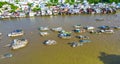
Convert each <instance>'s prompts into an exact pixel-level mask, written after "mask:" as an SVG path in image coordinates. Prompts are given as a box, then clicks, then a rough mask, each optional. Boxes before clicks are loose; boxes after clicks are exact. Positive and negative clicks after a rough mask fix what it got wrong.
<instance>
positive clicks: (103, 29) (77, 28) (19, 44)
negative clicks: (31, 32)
mask: <svg viewBox="0 0 120 64" xmlns="http://www.w3.org/2000/svg"><path fill="white" fill-rule="evenodd" d="M73 28H74V30H73V32H74V33H84V32H89V33H91V34H102V33H103V34H105V33H115V32H114V30H117V29H120V26H114V27H113V26H112V27H110V26H106V25H103V26H99V27H97V30H96V28H95V27H93V26H82V25H81V24H77V25H74V26H73ZM39 30H40V35H41V36H47V35H48V34H49V33H48V32H47V31H48V30H52V31H53V32H57V33H58V37H59V38H62V39H71V38H72V32H70V31H69V32H68V31H65V30H64V29H63V28H62V27H56V28H51V29H50V28H48V27H39ZM22 35H24V31H23V30H22V29H17V30H14V31H12V32H11V33H9V34H8V36H9V37H17V36H22ZM0 36H2V33H0ZM76 38H78V39H79V42H72V43H71V46H72V47H78V46H82V45H83V44H84V43H88V42H91V40H89V39H90V38H89V36H84V35H77V36H76ZM56 43H57V42H56V41H55V40H46V41H45V42H44V43H43V44H45V45H54V44H56ZM27 44H28V40H27V39H14V40H13V42H12V43H11V44H10V47H11V48H12V49H13V50H16V49H19V48H23V47H25V46H26V45H27Z"/></svg>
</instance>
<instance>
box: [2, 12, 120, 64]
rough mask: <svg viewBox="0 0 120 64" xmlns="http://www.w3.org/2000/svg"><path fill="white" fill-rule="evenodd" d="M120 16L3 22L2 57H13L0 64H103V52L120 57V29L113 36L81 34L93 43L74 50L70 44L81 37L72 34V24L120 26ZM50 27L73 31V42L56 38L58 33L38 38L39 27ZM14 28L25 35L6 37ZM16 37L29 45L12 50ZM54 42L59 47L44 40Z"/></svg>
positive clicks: (89, 16) (6, 20) (82, 16)
mask: <svg viewBox="0 0 120 64" xmlns="http://www.w3.org/2000/svg"><path fill="white" fill-rule="evenodd" d="M96 18H104V21H95V19H96ZM119 19H120V13H117V14H116V15H112V14H111V15H75V16H50V17H31V18H16V19H4V20H0V32H1V33H3V35H2V36H1V37H2V39H1V40H0V55H3V54H5V53H12V54H13V57H12V58H5V59H0V64H104V62H103V61H102V60H100V58H99V56H100V55H101V53H102V52H104V53H106V54H115V55H120V30H115V33H114V34H101V35H99V34H89V33H80V34H82V35H87V36H89V37H90V40H91V41H92V42H91V43H87V44H85V45H83V46H80V47H76V48H72V47H71V46H70V45H69V44H68V43H69V42H73V41H77V42H78V41H79V39H77V38H75V36H76V35H80V34H77V33H74V32H72V30H73V29H74V28H73V25H75V24H82V25H83V26H94V27H96V28H97V27H98V26H101V25H108V26H116V25H117V26H118V25H119V26H120V20H119ZM40 26H44V27H45V26H48V27H49V28H54V27H59V26H62V27H63V29H65V30H66V31H71V32H72V38H71V39H70V40H64V39H60V38H58V37H57V35H58V33H57V32H52V31H48V32H49V33H50V34H49V35H48V36H45V37H42V36H40V35H39V32H40V31H39V30H38V27H40ZM15 29H23V30H24V32H25V35H23V36H20V37H14V38H11V37H8V36H7V34H8V33H10V32H11V31H13V30H15ZM15 38H26V39H28V41H29V44H28V45H27V46H26V47H24V48H21V49H18V50H11V49H10V48H9V47H5V45H7V44H9V43H11V42H12V40H13V39H15ZM48 39H54V40H56V41H57V44H56V45H52V46H45V45H43V44H42V43H43V42H44V41H45V40H48ZM119 60H120V59H119Z"/></svg>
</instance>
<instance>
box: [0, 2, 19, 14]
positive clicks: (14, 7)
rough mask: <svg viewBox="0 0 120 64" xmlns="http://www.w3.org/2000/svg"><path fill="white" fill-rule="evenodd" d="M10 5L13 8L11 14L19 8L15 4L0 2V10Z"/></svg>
mask: <svg viewBox="0 0 120 64" xmlns="http://www.w3.org/2000/svg"><path fill="white" fill-rule="evenodd" d="M5 4H8V5H10V7H11V9H12V10H11V12H15V10H16V9H17V8H18V6H15V5H14V4H11V3H8V2H0V8H2V6H3V5H5Z"/></svg>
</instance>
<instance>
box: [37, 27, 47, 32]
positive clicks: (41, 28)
mask: <svg viewBox="0 0 120 64" xmlns="http://www.w3.org/2000/svg"><path fill="white" fill-rule="evenodd" d="M39 30H41V31H46V30H49V28H48V27H39Z"/></svg>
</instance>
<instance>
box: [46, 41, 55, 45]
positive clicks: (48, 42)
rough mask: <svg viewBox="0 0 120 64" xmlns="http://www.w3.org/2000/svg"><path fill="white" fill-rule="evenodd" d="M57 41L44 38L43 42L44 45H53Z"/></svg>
mask: <svg viewBox="0 0 120 64" xmlns="http://www.w3.org/2000/svg"><path fill="white" fill-rule="evenodd" d="M56 43H57V42H56V41H55V40H46V41H45V42H44V44H45V45H54V44H56Z"/></svg>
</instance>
